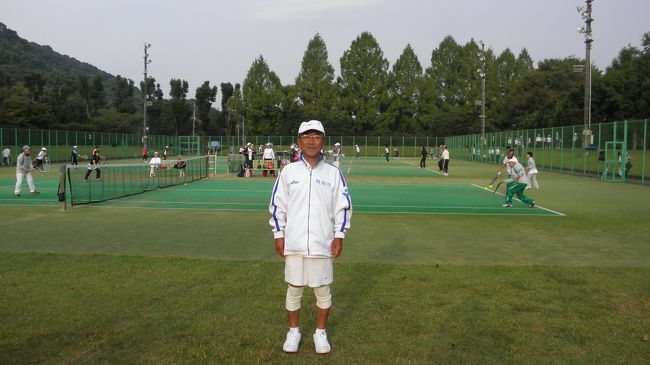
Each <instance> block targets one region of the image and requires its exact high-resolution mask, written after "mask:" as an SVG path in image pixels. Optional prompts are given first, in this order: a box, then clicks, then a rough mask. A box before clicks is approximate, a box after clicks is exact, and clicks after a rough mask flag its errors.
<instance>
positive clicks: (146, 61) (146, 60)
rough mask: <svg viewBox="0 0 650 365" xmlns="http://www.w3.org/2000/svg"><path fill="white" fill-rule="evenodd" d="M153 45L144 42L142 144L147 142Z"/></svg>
mask: <svg viewBox="0 0 650 365" xmlns="http://www.w3.org/2000/svg"><path fill="white" fill-rule="evenodd" d="M150 47H151V44H150V43H147V42H145V43H144V83H143V84H142V85H143V86H142V96H143V97H142V99H143V100H142V114H143V122H142V144H144V145H146V144H147V129H148V128H147V65H148V64H150V63H151V60H150V59H149V53H148V52H147V50H148V49H149V48H150Z"/></svg>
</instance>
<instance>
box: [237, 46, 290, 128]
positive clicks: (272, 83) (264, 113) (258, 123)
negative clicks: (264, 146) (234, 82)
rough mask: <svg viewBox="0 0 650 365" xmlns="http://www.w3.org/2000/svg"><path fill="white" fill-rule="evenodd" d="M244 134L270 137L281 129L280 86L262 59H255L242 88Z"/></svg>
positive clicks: (281, 94)
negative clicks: (244, 119)
mask: <svg viewBox="0 0 650 365" xmlns="http://www.w3.org/2000/svg"><path fill="white" fill-rule="evenodd" d="M242 92H243V99H242V100H243V104H244V109H245V116H244V117H245V118H246V133H248V134H261V135H270V134H277V133H278V132H279V131H280V129H281V122H282V120H281V118H282V112H281V110H280V106H281V103H282V97H283V93H282V84H281V83H280V78H278V76H277V75H276V74H275V72H273V71H271V69H270V68H269V66H268V65H267V64H266V60H264V57H262V56H260V57H259V58H257V59H256V60H255V61H254V62H253V64H252V65H251V67H250V69H249V70H248V74H247V75H246V79H245V80H244V85H243V86H242Z"/></svg>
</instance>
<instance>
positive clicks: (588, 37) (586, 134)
mask: <svg viewBox="0 0 650 365" xmlns="http://www.w3.org/2000/svg"><path fill="white" fill-rule="evenodd" d="M592 2H594V0H585V4H586V5H585V6H578V13H580V16H581V17H582V19H583V20H584V21H585V25H584V26H583V27H580V28H578V32H579V33H582V34H584V35H585V68H584V70H585V102H584V130H583V131H582V135H583V140H584V143H583V146H585V147H586V146H590V145H592V144H593V134H592V133H591V43H592V42H593V41H594V39H593V37H592V33H591V23H592V22H593V21H594V19H593V18H592V17H591V3H592Z"/></svg>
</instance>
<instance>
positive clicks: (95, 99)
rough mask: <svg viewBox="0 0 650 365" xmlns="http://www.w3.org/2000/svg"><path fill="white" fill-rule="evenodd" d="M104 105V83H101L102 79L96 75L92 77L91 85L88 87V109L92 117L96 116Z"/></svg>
mask: <svg viewBox="0 0 650 365" xmlns="http://www.w3.org/2000/svg"><path fill="white" fill-rule="evenodd" d="M104 105H106V96H105V94H104V83H103V82H102V77H101V76H100V75H99V74H96V75H95V76H94V77H93V81H92V85H91V86H90V109H91V113H92V115H95V116H96V115H97V114H98V113H99V110H100V109H102V108H103V107H104Z"/></svg>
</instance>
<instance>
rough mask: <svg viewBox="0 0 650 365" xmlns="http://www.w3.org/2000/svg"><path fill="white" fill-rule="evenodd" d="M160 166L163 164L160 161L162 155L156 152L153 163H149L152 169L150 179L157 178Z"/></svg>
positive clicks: (150, 169)
mask: <svg viewBox="0 0 650 365" xmlns="http://www.w3.org/2000/svg"><path fill="white" fill-rule="evenodd" d="M160 164H162V161H161V160H160V155H159V154H158V152H154V153H153V157H152V158H151V161H149V167H150V168H149V177H154V176H156V170H158V169H159V168H160Z"/></svg>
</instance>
